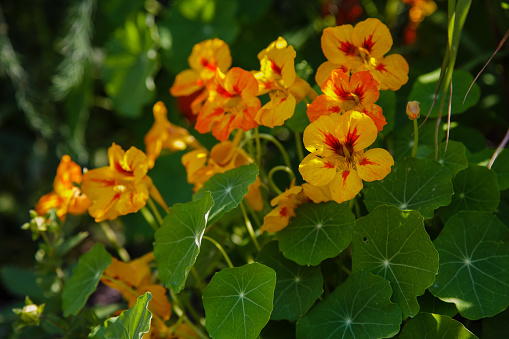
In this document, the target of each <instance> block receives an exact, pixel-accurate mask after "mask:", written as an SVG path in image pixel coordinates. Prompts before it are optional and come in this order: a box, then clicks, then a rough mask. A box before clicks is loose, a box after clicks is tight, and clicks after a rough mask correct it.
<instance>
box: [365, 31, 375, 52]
mask: <svg viewBox="0 0 509 339" xmlns="http://www.w3.org/2000/svg"><path fill="white" fill-rule="evenodd" d="M375 44H376V41H373V34H371V35H370V36H368V37H367V38H364V42H363V43H362V48H364V49H365V50H366V51H368V52H369V53H371V51H372V50H373V46H374V45H375Z"/></svg>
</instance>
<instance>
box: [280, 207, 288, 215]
mask: <svg viewBox="0 0 509 339" xmlns="http://www.w3.org/2000/svg"><path fill="white" fill-rule="evenodd" d="M279 215H280V216H281V217H282V218H286V217H287V216H288V211H287V210H286V206H285V207H283V208H282V209H281V210H280V211H279Z"/></svg>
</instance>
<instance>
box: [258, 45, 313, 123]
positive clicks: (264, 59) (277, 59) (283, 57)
mask: <svg viewBox="0 0 509 339" xmlns="http://www.w3.org/2000/svg"><path fill="white" fill-rule="evenodd" d="M295 56H296V53H295V50H294V48H293V47H292V46H290V45H288V43H287V42H286V40H285V39H283V38H282V37H279V38H278V39H277V40H276V41H274V42H272V43H271V44H270V45H269V46H268V47H267V48H266V49H264V50H263V51H261V52H260V53H258V59H259V60H260V71H259V72H254V75H255V78H256V80H258V95H263V94H266V93H269V96H270V101H269V102H268V103H267V104H265V105H264V106H263V107H262V108H261V109H260V110H259V111H258V113H257V114H256V117H255V120H256V122H258V124H260V125H264V126H268V127H271V128H272V127H274V126H281V125H282V124H283V123H284V122H285V120H287V119H289V118H291V117H292V116H293V113H294V111H295V105H296V104H297V103H298V102H300V101H302V100H303V99H304V98H305V97H306V96H309V97H311V99H314V98H315V97H316V93H315V91H314V90H313V89H312V88H311V86H310V85H309V84H308V83H307V82H306V81H304V80H302V79H301V78H299V77H298V76H297V74H296V73H295V66H294V59H295Z"/></svg>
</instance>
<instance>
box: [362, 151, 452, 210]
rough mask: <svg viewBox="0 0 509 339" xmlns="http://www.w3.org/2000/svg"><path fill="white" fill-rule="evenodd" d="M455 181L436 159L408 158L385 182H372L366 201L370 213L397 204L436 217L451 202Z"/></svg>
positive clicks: (397, 166) (399, 164)
mask: <svg viewBox="0 0 509 339" xmlns="http://www.w3.org/2000/svg"><path fill="white" fill-rule="evenodd" d="M451 179H452V172H451V171H450V170H449V169H447V168H445V167H444V166H442V165H440V164H439V163H438V162H436V161H434V160H430V159H415V158H407V159H404V160H403V161H401V162H398V163H396V165H395V166H394V167H393V168H392V171H391V173H389V174H388V175H387V176H386V177H385V179H383V180H380V181H373V182H371V183H369V185H368V190H367V193H366V198H365V199H364V202H365V203H366V206H367V208H368V210H369V211H373V209H374V208H375V207H377V206H380V205H395V206H397V207H398V208H399V209H401V210H417V211H419V212H420V213H421V215H422V216H423V217H424V218H432V217H433V212H434V210H435V209H437V208H438V207H440V206H445V205H448V204H449V203H450V202H451V196H452V194H453V191H452V182H451Z"/></svg>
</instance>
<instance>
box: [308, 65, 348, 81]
mask: <svg viewBox="0 0 509 339" xmlns="http://www.w3.org/2000/svg"><path fill="white" fill-rule="evenodd" d="M335 69H341V70H342V71H343V72H345V73H348V71H349V68H348V67H347V66H346V65H344V64H339V63H335V62H331V61H326V62H324V63H323V64H321V65H320V66H318V69H317V70H316V75H315V81H316V84H317V85H318V86H320V87H322V86H323V84H324V83H325V81H327V79H328V78H329V77H330V76H331V74H332V71H333V70H335Z"/></svg>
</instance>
